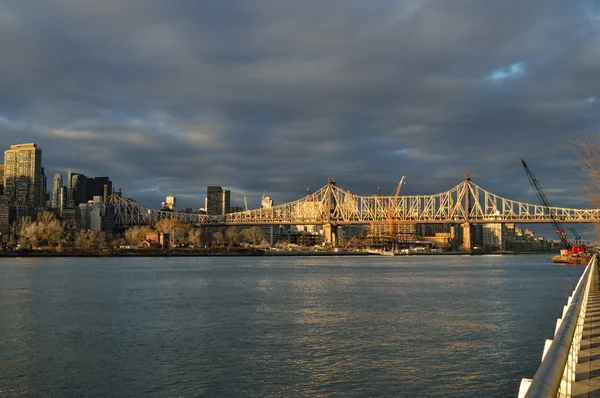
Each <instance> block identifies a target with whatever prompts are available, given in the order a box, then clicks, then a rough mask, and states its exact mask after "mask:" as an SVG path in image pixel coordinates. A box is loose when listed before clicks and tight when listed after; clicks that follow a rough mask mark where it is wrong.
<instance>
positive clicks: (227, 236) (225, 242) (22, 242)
mask: <svg viewBox="0 0 600 398" xmlns="http://www.w3.org/2000/svg"><path fill="white" fill-rule="evenodd" d="M150 233H167V234H169V236H170V241H171V245H172V246H177V247H180V246H194V247H204V246H207V245H211V246H218V247H225V246H228V247H233V246H236V245H239V244H241V243H242V242H245V243H247V244H251V245H260V244H262V243H264V240H265V234H264V233H263V231H262V230H261V229H260V228H258V227H251V228H247V229H244V230H242V231H240V230H239V229H238V228H237V227H228V228H227V229H225V230H223V231H216V232H214V233H212V234H211V235H210V236H207V235H206V234H205V233H204V232H203V231H201V230H198V229H196V228H193V227H192V226H189V225H186V224H183V223H182V222H181V221H179V220H176V219H164V220H161V221H159V222H158V223H156V224H155V225H154V226H153V227H148V226H140V227H132V228H129V229H127V230H126V231H125V233H124V234H120V235H117V234H111V233H105V232H102V231H98V230H95V229H87V230H79V229H73V228H68V227H66V226H65V225H64V224H63V223H62V222H61V221H60V220H59V219H57V218H56V216H55V215H54V214H53V213H50V212H43V213H39V214H38V216H37V218H36V220H35V221H34V220H31V219H23V220H21V221H20V222H18V223H14V224H13V225H12V226H11V230H10V236H9V239H8V244H7V247H8V248H9V249H17V248H30V249H35V250H48V251H56V252H62V251H69V250H78V251H102V250H106V249H110V248H119V247H121V246H124V245H129V246H139V245H140V244H141V243H142V242H143V241H144V240H145V239H146V238H147V236H148V234H150Z"/></svg>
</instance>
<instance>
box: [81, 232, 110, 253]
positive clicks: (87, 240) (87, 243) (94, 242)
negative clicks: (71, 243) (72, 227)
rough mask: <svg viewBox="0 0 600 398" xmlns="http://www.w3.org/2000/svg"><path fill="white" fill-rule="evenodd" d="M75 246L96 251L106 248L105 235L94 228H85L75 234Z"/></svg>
mask: <svg viewBox="0 0 600 398" xmlns="http://www.w3.org/2000/svg"><path fill="white" fill-rule="evenodd" d="M75 247H76V248H77V249H79V250H85V251H96V250H102V249H106V248H107V243H106V235H105V234H104V232H101V231H98V230H96V229H85V230H80V231H77V233H76V234H75Z"/></svg>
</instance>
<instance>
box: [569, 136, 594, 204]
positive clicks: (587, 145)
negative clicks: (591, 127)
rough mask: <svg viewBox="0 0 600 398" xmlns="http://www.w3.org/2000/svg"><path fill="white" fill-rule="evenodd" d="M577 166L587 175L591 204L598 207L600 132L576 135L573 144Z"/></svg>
mask: <svg viewBox="0 0 600 398" xmlns="http://www.w3.org/2000/svg"><path fill="white" fill-rule="evenodd" d="M573 152H575V155H576V156H577V160H578V161H579V166H580V167H581V168H582V170H583V172H584V173H585V174H586V175H587V177H588V182H589V186H588V193H589V194H590V199H591V201H592V204H593V206H594V207H596V208H600V132H599V133H598V134H596V136H594V137H592V138H582V137H578V138H577V139H576V140H575V143H574V145H573Z"/></svg>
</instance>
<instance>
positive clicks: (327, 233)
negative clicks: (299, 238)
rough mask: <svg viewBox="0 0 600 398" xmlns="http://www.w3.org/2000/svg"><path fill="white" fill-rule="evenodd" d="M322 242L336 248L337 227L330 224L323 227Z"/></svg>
mask: <svg viewBox="0 0 600 398" xmlns="http://www.w3.org/2000/svg"><path fill="white" fill-rule="evenodd" d="M323 242H324V243H329V244H330V245H331V246H333V247H337V246H338V243H339V242H338V226H337V225H333V224H331V223H328V224H325V225H323Z"/></svg>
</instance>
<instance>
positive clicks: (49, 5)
mask: <svg viewBox="0 0 600 398" xmlns="http://www.w3.org/2000/svg"><path fill="white" fill-rule="evenodd" d="M0 53H1V54H2V56H0V140H1V142H2V143H3V146H4V147H5V149H6V148H8V146H9V145H10V144H15V143H21V142H36V143H37V144H38V145H39V146H40V147H41V148H42V150H43V162H44V166H45V168H46V170H47V174H48V175H49V176H50V178H49V179H52V176H53V175H54V173H66V172H67V171H68V170H72V171H77V172H82V173H85V174H88V175H92V176H94V175H108V176H110V177H111V178H112V179H113V181H114V183H115V185H116V187H121V188H122V189H123V191H124V192H125V193H127V194H130V195H133V196H135V197H136V198H137V199H138V201H139V202H140V203H142V204H145V205H147V206H150V207H158V206H159V205H160V202H161V201H162V200H164V197H165V196H167V195H175V196H176V197H177V198H178V204H180V205H182V206H185V207H187V206H189V207H195V208H198V207H201V206H203V203H204V197H205V196H206V186H208V185H221V186H223V187H224V188H228V189H231V191H232V204H234V205H239V206H241V205H242V203H243V197H242V192H243V191H247V192H248V198H249V202H250V203H249V204H250V207H254V208H255V207H258V204H259V200H260V196H261V194H262V192H263V190H266V192H267V195H269V196H272V197H273V198H274V200H275V202H276V203H282V202H285V201H290V200H295V199H298V198H300V197H302V196H304V195H305V194H306V189H307V188H308V187H310V188H311V189H312V190H317V189H318V188H320V187H321V186H323V185H325V184H326V182H327V177H328V176H334V177H336V179H337V183H338V186H340V187H343V188H345V189H350V190H352V191H353V192H355V193H357V194H362V195H374V194H377V188H378V187H381V188H382V189H383V191H384V192H385V193H386V194H391V193H392V192H393V191H394V188H395V186H396V184H397V183H398V181H399V180H400V178H401V176H402V175H405V176H406V185H405V186H404V187H403V193H405V194H430V193H437V192H441V191H445V190H447V189H449V188H451V187H453V186H455V185H456V184H458V183H460V182H461V181H462V179H463V178H464V174H465V172H466V171H469V172H470V173H471V175H472V179H473V181H474V182H475V183H477V184H478V185H480V186H482V187H484V188H487V189H488V190H490V191H493V192H494V193H497V194H499V195H502V196H505V197H508V198H511V199H515V200H522V201H529V202H532V203H537V200H536V197H535V196H534V194H533V192H532V191H531V189H530V187H529V184H528V180H527V178H526V175H525V173H524V171H523V168H522V166H521V163H520V159H521V158H523V159H525V160H526V161H527V162H528V164H529V166H530V167H531V169H532V170H533V172H534V173H535V174H536V176H537V177H538V179H539V180H540V182H541V183H542V185H543V186H544V187H545V188H546V194H547V196H548V197H549V198H550V199H551V201H552V202H553V204H555V205H557V206H565V207H588V206H589V204H588V201H587V198H586V195H585V189H584V186H583V183H584V180H585V176H584V175H583V174H582V173H581V172H580V171H579V168H578V164H577V160H576V159H575V155H574V154H573V152H572V151H571V150H570V148H571V146H572V140H573V139H575V138H576V137H577V136H582V137H591V136H594V135H595V134H597V133H598V131H599V130H600V1H598V0H560V1H558V0H502V1H498V0H406V1H402V0H395V1H386V0H377V1H365V0H357V1H354V0H339V1H334V0H332V1H283V0H270V1H269V0H247V1H235V0H227V1H223V0H218V1H196V0H193V1H192V0H190V1H185V0H180V1H169V0H164V1H159V0H102V1H92V0H28V1H23V0H0Z"/></svg>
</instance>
